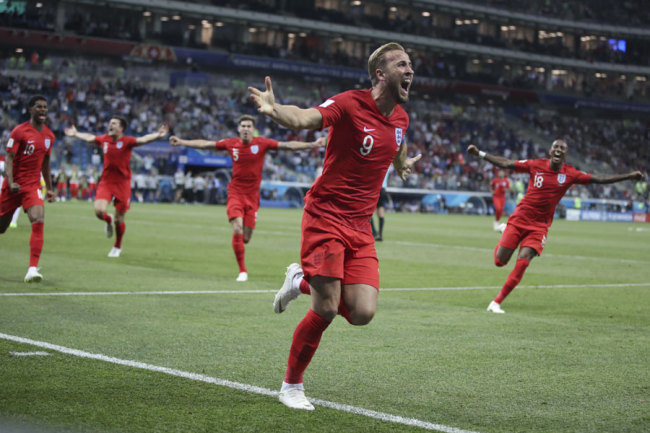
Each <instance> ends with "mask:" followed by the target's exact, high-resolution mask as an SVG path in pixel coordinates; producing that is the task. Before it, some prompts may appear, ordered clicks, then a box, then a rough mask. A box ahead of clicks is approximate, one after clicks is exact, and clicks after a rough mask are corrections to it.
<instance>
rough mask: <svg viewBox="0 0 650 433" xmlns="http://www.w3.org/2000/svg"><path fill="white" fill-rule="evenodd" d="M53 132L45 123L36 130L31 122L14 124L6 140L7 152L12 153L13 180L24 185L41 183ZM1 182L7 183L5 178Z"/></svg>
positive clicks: (50, 149)
mask: <svg viewBox="0 0 650 433" xmlns="http://www.w3.org/2000/svg"><path fill="white" fill-rule="evenodd" d="M53 144H54V134H53V133H52V131H50V128H48V127H47V125H43V129H42V130H41V131H38V130H37V129H35V128H34V127H33V126H32V124H31V123H29V121H28V122H25V123H21V124H20V125H18V126H16V127H15V128H14V129H13V131H11V135H10V136H9V141H8V142H7V152H8V153H13V154H14V162H13V177H14V179H13V180H14V182H16V183H17V184H19V185H20V187H21V190H22V189H23V188H25V187H30V186H34V185H40V184H41V170H42V167H43V160H44V159H45V156H46V155H49V154H51V153H52V145H53ZM3 183H5V184H6V183H7V179H5V180H4V182H3Z"/></svg>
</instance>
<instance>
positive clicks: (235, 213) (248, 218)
mask: <svg viewBox="0 0 650 433" xmlns="http://www.w3.org/2000/svg"><path fill="white" fill-rule="evenodd" d="M259 207H260V198H259V194H255V196H254V197H250V198H249V197H246V196H244V195H240V194H231V193H230V192H229V194H228V201H227V202H226V213H227V214H228V221H232V220H233V219H234V218H238V217H239V218H243V219H244V225H245V226H246V227H249V228H251V229H254V228H255V223H256V222H257V210H258V209H259Z"/></svg>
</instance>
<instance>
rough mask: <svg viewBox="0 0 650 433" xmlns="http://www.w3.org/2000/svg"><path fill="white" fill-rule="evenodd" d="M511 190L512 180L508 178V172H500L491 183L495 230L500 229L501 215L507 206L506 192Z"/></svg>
mask: <svg viewBox="0 0 650 433" xmlns="http://www.w3.org/2000/svg"><path fill="white" fill-rule="evenodd" d="M509 189H510V180H509V179H508V178H507V177H506V172H505V171H503V170H499V172H498V174H497V177H495V178H494V179H492V182H490V191H492V205H493V206H494V230H495V231H498V230H499V229H500V227H499V226H500V224H499V222H500V220H501V215H503V208H504V207H505V206H506V191H508V190H509Z"/></svg>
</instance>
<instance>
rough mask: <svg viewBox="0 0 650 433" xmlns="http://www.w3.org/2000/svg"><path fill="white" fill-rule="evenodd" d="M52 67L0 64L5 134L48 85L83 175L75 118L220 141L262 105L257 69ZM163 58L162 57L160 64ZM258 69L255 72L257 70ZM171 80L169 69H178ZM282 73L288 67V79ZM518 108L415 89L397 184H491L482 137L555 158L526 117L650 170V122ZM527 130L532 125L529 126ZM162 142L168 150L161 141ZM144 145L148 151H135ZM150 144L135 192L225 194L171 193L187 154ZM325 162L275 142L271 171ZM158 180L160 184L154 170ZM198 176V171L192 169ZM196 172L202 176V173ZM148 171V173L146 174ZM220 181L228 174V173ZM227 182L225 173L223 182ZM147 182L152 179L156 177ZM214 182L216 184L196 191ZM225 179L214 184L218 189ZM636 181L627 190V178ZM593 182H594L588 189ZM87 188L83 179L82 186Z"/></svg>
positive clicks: (600, 156) (304, 173)
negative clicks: (403, 172)
mask: <svg viewBox="0 0 650 433" xmlns="http://www.w3.org/2000/svg"><path fill="white" fill-rule="evenodd" d="M52 60H53V62H52V65H51V70H48V71H42V72H43V73H42V74H41V75H39V76H37V77H33V78H28V77H26V76H22V75H20V74H1V75H0V94H1V95H2V102H1V103H0V104H1V108H2V110H3V112H4V113H5V114H6V115H4V116H2V119H1V120H0V126H1V131H0V142H1V143H3V144H4V143H6V142H7V139H8V135H9V132H10V131H11V128H12V127H13V126H15V125H16V124H17V123H19V120H20V119H21V118H23V117H24V106H23V100H22V99H23V98H24V95H29V94H44V95H45V96H47V97H48V99H49V110H50V111H49V122H48V123H49V126H50V128H51V129H52V131H53V132H54V133H55V134H56V136H57V138H58V139H57V141H56V143H55V147H54V153H53V159H52V161H53V167H54V170H55V174H56V173H58V172H59V171H63V172H64V173H68V177H70V176H69V173H70V170H71V167H72V165H73V164H74V165H76V166H79V167H81V168H82V169H83V170H84V171H85V173H83V175H82V176H81V179H82V182H87V180H88V179H91V178H96V173H98V172H100V171H101V167H100V165H101V155H100V153H99V151H98V149H96V148H94V147H93V146H85V145H83V144H81V143H79V142H78V141H75V140H73V139H72V138H70V137H66V136H65V135H64V134H63V129H64V128H65V127H66V126H68V125H70V124H74V125H76V126H77V128H79V129H80V130H88V131H95V132H97V133H100V132H103V131H104V130H105V128H106V124H107V123H108V121H109V119H110V117H111V116H112V115H115V114H118V115H123V116H124V117H126V118H127V119H129V122H130V123H129V125H128V128H127V131H128V132H129V133H130V134H133V135H140V134H144V133H147V131H152V130H155V129H156V128H157V127H158V126H159V125H160V124H162V123H168V124H169V125H170V126H171V128H172V131H174V134H178V135H180V136H183V137H187V138H188V139H193V138H200V137H210V138H214V139H215V140H218V139H222V138H225V137H229V136H232V135H233V134H234V130H235V125H234V119H236V118H237V117H238V116H239V115H241V114H244V113H248V114H255V110H254V108H253V107H252V106H251V103H250V101H249V100H248V98H247V95H246V92H245V87H246V86H245V84H243V82H242V80H243V81H244V82H245V80H246V79H248V78H249V77H246V76H239V77H237V78H236V79H233V78H232V76H229V75H215V78H214V79H215V82H216V83H217V85H216V86H210V87H189V86H188V87H179V88H172V87H170V86H169V85H168V81H167V82H165V77H166V75H165V74H164V73H162V72H160V70H157V73H158V74H159V78H160V81H156V80H146V81H145V80H144V79H142V76H149V77H154V76H155V74H153V72H152V73H151V74H146V73H144V74H143V71H142V70H137V71H136V70H135V69H134V70H133V71H131V70H129V69H128V68H127V69H125V68H124V67H123V66H119V67H117V68H116V67H115V66H114V65H107V64H103V63H101V62H96V61H93V60H82V59H73V58H65V59H57V58H54V59H52ZM149 69H152V68H149ZM250 79H251V80H253V78H250ZM167 80H168V76H167ZM278 80H279V82H282V81H283V79H282V78H280V77H279V78H278ZM284 81H285V82H286V83H290V84H291V85H290V86H289V85H287V86H284V87H287V88H288V89H289V90H288V91H287V92H286V94H285V95H279V96H278V97H279V98H280V100H282V101H284V102H290V103H295V104H298V105H303V106H313V105H316V104H318V103H319V102H320V101H322V99H323V97H324V96H323V95H327V94H328V92H329V93H330V94H332V93H334V91H333V90H332V89H325V88H323V87H322V86H314V85H313V84H311V83H300V82H299V81H296V80H292V79H291V77H286V78H284ZM507 110H508V107H504V106H502V105H498V104H495V103H492V102H491V101H489V100H483V101H476V100H472V101H470V100H468V99H460V98H458V97H456V98H449V97H447V98H436V99H435V101H434V100H430V99H424V98H416V97H414V98H413V99H412V101H411V102H410V107H409V112H410V116H411V125H410V127H409V129H408V131H407V140H408V142H409V146H410V149H411V151H412V152H413V154H416V153H422V155H423V157H422V160H421V161H419V163H418V164H417V165H416V167H415V168H416V170H415V173H414V174H413V176H411V177H410V178H409V179H408V181H407V183H406V184H403V182H402V181H401V180H400V179H399V178H398V176H396V175H395V174H393V175H392V176H391V177H390V178H389V181H388V184H389V186H400V187H401V186H405V187H408V188H422V189H429V190H432V189H436V190H452V191H458V190H469V191H488V190H489V182H490V179H491V178H492V177H493V176H494V170H495V168H494V167H492V166H491V165H490V164H479V163H478V162H477V161H476V160H472V161H467V160H466V158H465V155H464V149H466V147H467V146H468V145H469V144H470V143H474V144H476V145H477V146H479V147H480V148H482V149H485V150H486V151H489V152H496V153H500V154H504V155H507V156H510V157H512V158H521V159H524V158H534V157H545V156H547V155H546V152H547V147H548V143H547V142H540V140H538V139H533V137H532V136H531V135H530V134H527V133H526V132H525V131H524V130H522V128H521V126H528V127H529V128H530V129H533V128H534V129H535V130H536V132H537V133H538V136H542V137H546V138H547V140H546V141H548V142H550V141H552V140H553V139H554V138H555V137H565V138H566V139H567V140H568V142H569V143H570V145H571V152H572V158H571V159H572V160H574V161H580V163H578V164H575V163H574V165H577V166H578V167H580V166H581V165H583V164H585V169H587V168H590V169H591V168H598V169H600V170H603V171H608V172H621V171H624V170H631V169H639V168H641V169H643V167H647V166H648V165H649V164H648V163H649V162H650V155H649V153H648V150H647V146H644V145H643V144H644V143H647V141H648V138H649V134H650V132H649V129H648V125H647V124H643V123H641V122H640V121H638V120H614V119H608V120H603V119H587V120H585V119H582V118H579V117H571V116H567V115H559V114H553V113H552V112H548V111H545V110H535V109H528V110H526V111H525V113H526V114H525V115H524V116H522V118H521V119H516V118H514V117H513V116H512V115H509V114H507ZM257 127H258V129H259V134H260V135H262V136H266V137H271V138H274V139H276V140H283V141H289V140H303V141H311V140H314V139H315V138H317V137H316V136H315V135H314V133H313V132H310V133H304V132H303V133H300V134H297V133H295V132H293V131H289V130H286V129H283V128H280V127H279V126H277V125H276V124H275V123H273V122H270V121H268V120H266V119H264V118H260V119H259V121H258V125H257ZM524 129H525V128H524ZM161 149H162V151H161ZM136 152H138V150H136ZM150 152H151V150H143V151H142V152H141V155H140V157H139V158H138V161H139V162H138V164H137V166H136V167H135V170H134V174H135V175H134V180H133V182H134V187H135V188H134V190H135V191H154V190H155V191H157V192H147V193H146V194H143V193H139V194H138V195H136V199H138V200H165V201H173V200H184V201H188V202H190V201H193V200H194V198H193V197H196V196H200V197H202V198H203V199H204V200H205V201H215V202H218V199H217V197H222V196H223V188H224V187H225V185H218V186H214V176H212V177H207V178H206V177H205V175H209V173H207V171H204V172H202V173H200V176H199V177H200V178H201V179H202V180H199V181H198V182H195V180H196V179H194V180H187V179H186V178H184V179H183V180H182V182H183V185H184V189H187V188H185V185H186V184H191V185H192V187H191V188H190V189H191V190H192V192H193V193H192V195H191V197H192V199H191V200H190V199H188V197H190V195H189V193H188V192H185V193H183V194H181V195H180V197H178V196H177V195H174V194H172V193H171V191H174V190H176V189H178V186H179V185H178V183H179V182H180V179H179V178H176V180H175V177H174V174H175V173H176V171H177V165H178V154H177V153H176V152H175V151H174V150H173V149H171V148H166V147H162V148H159V149H156V152H155V156H154V155H152V154H151V153H150ZM321 161H322V152H321V151H319V150H316V149H315V150H311V151H301V152H292V153H288V152H283V151H278V152H275V154H274V155H273V156H271V155H267V157H266V161H265V165H264V178H265V179H267V180H276V181H298V182H305V183H311V182H312V181H313V180H314V178H315V177H316V175H317V173H318V170H319V168H320V164H321ZM152 177H153V178H154V179H155V184H156V185H157V186H156V188H153V187H152V186H151V185H152V182H154V181H152V180H151V178H152ZM186 177H187V176H186ZM194 177H196V176H194ZM143 179H148V181H145V180H143ZM219 181H220V180H219V179H217V182H219ZM220 182H221V183H222V184H223V183H224V180H223V179H221V181H220ZM147 183H148V186H146V185H147ZM195 184H198V185H199V186H198V188H199V190H202V189H203V188H205V187H201V185H204V184H205V185H208V186H210V188H211V189H212V191H210V192H208V193H205V194H203V193H196V191H195V189H196V187H195V186H194V185H195ZM212 186H214V188H212ZM626 187H627V189H625V188H626ZM587 188H588V189H587ZM81 190H83V188H81ZM573 193H574V194H578V193H579V194H581V195H582V196H583V198H587V197H601V198H605V197H606V198H616V199H627V198H629V197H630V196H631V195H632V194H633V188H630V187H629V186H626V185H623V184H622V185H618V186H617V187H613V186H602V185H590V186H589V187H580V191H578V190H577V189H576V190H574V192H573Z"/></svg>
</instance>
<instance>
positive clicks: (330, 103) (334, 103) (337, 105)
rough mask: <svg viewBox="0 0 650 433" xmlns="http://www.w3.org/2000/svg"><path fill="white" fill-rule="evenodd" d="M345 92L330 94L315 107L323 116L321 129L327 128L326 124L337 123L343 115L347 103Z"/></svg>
mask: <svg viewBox="0 0 650 433" xmlns="http://www.w3.org/2000/svg"><path fill="white" fill-rule="evenodd" d="M347 96H348V95H347V92H343V93H339V94H338V95H336V96H332V97H331V98H329V99H328V100H326V101H325V102H323V103H322V104H320V105H319V106H317V107H314V108H316V109H317V110H318V111H320V114H321V115H322V116H323V125H322V126H321V130H322V129H325V128H327V127H328V126H331V125H334V124H335V123H337V122H338V121H339V120H341V118H342V117H343V116H345V107H346V106H347V105H348V103H347V102H348V99H349V98H348V97H347Z"/></svg>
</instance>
